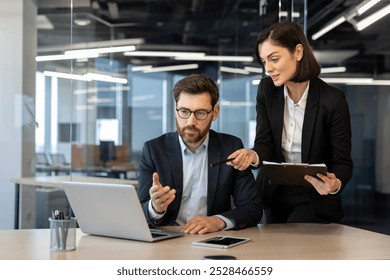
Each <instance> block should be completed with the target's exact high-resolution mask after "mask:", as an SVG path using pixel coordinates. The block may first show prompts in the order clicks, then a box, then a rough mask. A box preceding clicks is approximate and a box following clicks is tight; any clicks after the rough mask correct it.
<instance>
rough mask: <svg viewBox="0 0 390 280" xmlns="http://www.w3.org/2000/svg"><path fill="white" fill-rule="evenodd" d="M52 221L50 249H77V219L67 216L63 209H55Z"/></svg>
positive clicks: (50, 219)
mask: <svg viewBox="0 0 390 280" xmlns="http://www.w3.org/2000/svg"><path fill="white" fill-rule="evenodd" d="M49 222H50V250H51V251H72V250H75V249H76V219H75V218H73V217H71V218H69V217H66V216H65V215H64V214H63V212H61V211H58V210H56V211H53V217H50V218H49Z"/></svg>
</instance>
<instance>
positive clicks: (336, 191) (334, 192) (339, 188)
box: [329, 179, 342, 194]
mask: <svg viewBox="0 0 390 280" xmlns="http://www.w3.org/2000/svg"><path fill="white" fill-rule="evenodd" d="M337 180H338V181H339V182H340V186H339V187H338V188H337V190H335V191H333V192H330V193H329V194H336V193H338V192H339V191H340V190H341V185H342V184H341V181H340V180H339V179H337Z"/></svg>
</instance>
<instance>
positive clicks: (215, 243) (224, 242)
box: [192, 235, 250, 249]
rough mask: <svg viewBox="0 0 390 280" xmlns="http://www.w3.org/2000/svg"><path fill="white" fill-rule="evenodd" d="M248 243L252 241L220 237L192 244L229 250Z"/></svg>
mask: <svg viewBox="0 0 390 280" xmlns="http://www.w3.org/2000/svg"><path fill="white" fill-rule="evenodd" d="M248 241H250V238H246V237H233V236H223V235H218V236H213V237H210V238H207V239H203V240H199V241H194V242H192V245H195V246H205V247H213V248H220V249H228V248H231V247H234V246H237V245H240V244H244V243H246V242H248Z"/></svg>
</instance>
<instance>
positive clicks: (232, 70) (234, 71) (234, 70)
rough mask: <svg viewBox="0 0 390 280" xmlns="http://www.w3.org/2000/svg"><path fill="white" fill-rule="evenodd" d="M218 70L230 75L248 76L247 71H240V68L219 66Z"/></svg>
mask: <svg viewBox="0 0 390 280" xmlns="http://www.w3.org/2000/svg"><path fill="white" fill-rule="evenodd" d="M219 70H220V71H221V72H226V73H232V74H242V75H248V74H249V72H248V71H246V70H244V69H240V68H232V67H225V66H221V67H219Z"/></svg>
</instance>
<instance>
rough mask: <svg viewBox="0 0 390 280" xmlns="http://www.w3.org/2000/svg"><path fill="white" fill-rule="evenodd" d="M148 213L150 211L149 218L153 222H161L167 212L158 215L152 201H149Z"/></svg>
mask: <svg viewBox="0 0 390 280" xmlns="http://www.w3.org/2000/svg"><path fill="white" fill-rule="evenodd" d="M148 211H149V216H150V218H151V219H152V220H153V221H158V220H160V219H161V218H162V217H164V214H165V211H164V212H163V213H157V212H156V210H154V208H153V205H152V200H149V204H148Z"/></svg>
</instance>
